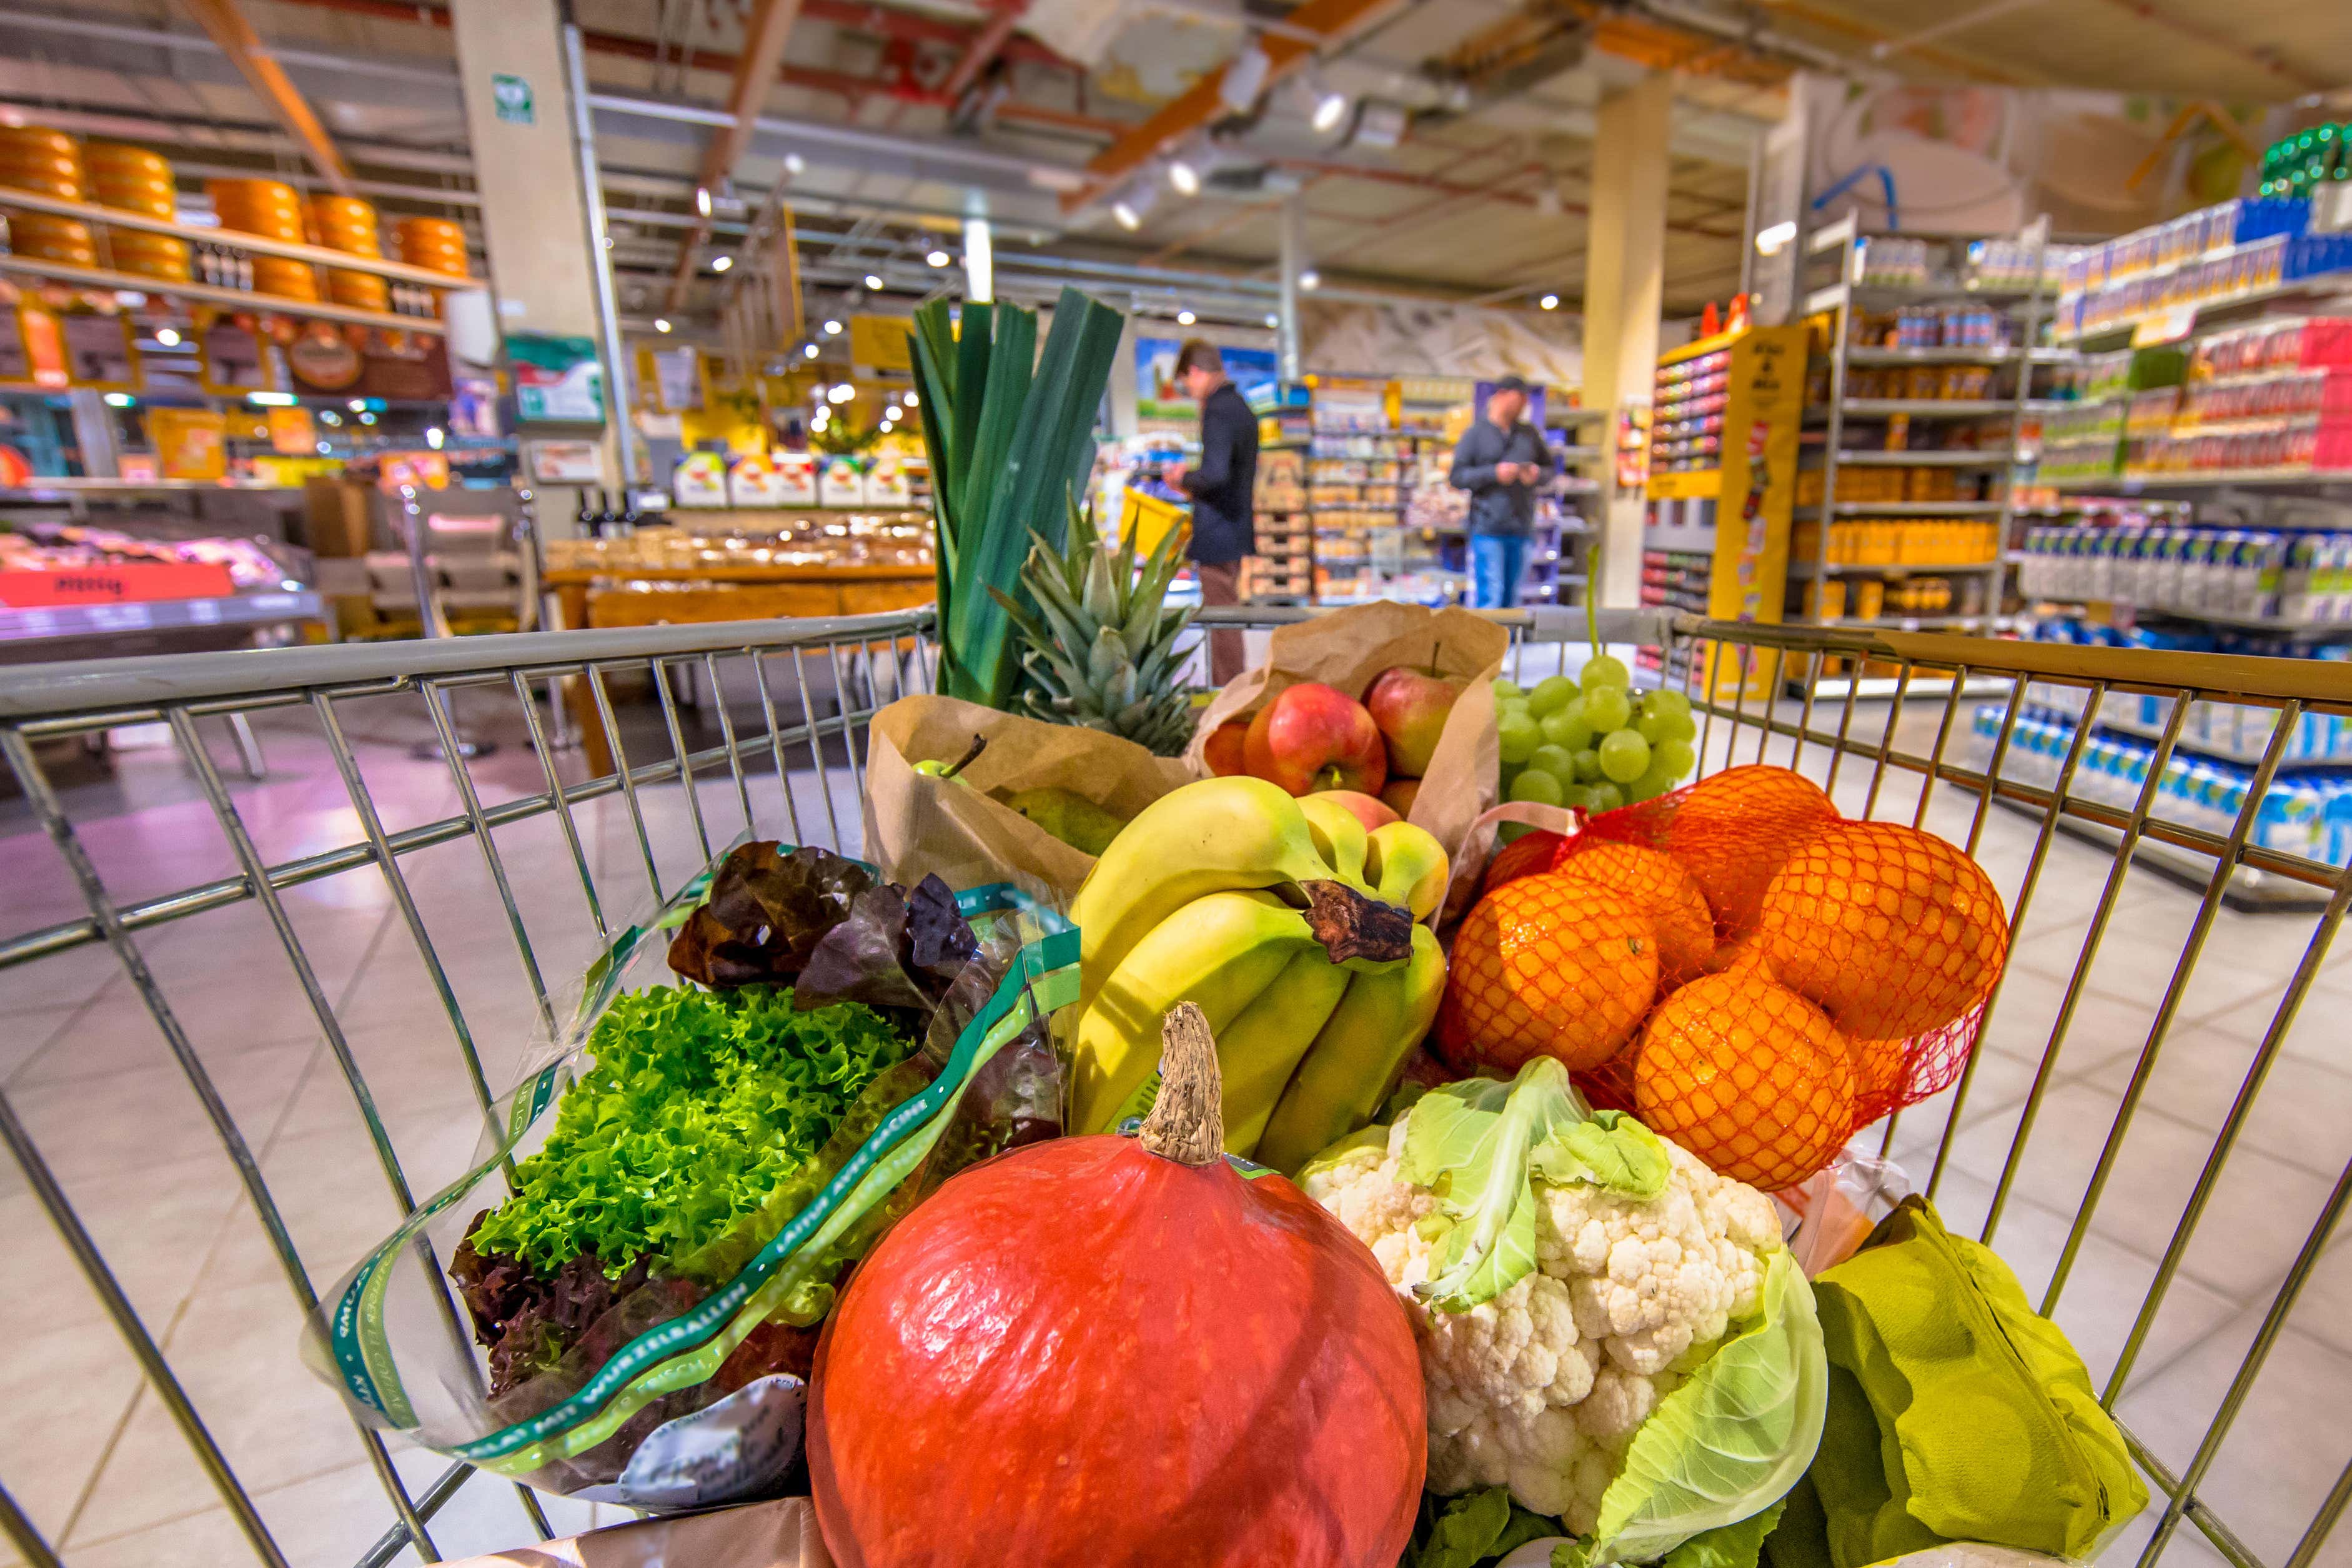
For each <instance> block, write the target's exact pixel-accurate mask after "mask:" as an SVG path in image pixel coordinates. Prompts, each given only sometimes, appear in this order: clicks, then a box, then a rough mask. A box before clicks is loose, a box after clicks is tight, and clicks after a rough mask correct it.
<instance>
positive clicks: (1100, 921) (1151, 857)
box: [1070, 774, 1371, 1059]
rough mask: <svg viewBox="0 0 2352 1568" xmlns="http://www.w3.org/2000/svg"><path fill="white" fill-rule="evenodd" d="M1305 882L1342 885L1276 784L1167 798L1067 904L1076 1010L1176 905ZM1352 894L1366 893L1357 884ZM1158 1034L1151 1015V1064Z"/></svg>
mask: <svg viewBox="0 0 2352 1568" xmlns="http://www.w3.org/2000/svg"><path fill="white" fill-rule="evenodd" d="M1313 881H1344V879H1341V878H1340V877H1339V874H1338V873H1337V872H1336V871H1335V870H1334V869H1333V868H1332V867H1331V866H1330V865H1329V864H1328V862H1326V861H1325V860H1324V858H1323V857H1322V856H1321V855H1320V854H1319V853H1318V851H1317V850H1316V847H1315V838H1314V835H1313V833H1312V832H1311V831H1310V830H1309V828H1308V827H1307V817H1306V815H1305V814H1304V813H1303V812H1301V811H1300V810H1299V809H1298V803H1297V801H1295V800H1293V799H1292V798H1291V797H1290V795H1288V794H1287V793H1286V792H1285V791H1284V790H1283V788H1282V786H1281V785H1279V784H1268V783H1267V782H1266V781H1265V780H1264V779H1256V778H1250V777H1248V776H1246V775H1242V774H1235V775H1234V776H1231V777H1227V778H1215V779H1203V780H1202V781H1201V782H1199V783H1198V784H1186V785H1184V786H1183V787H1182V788H1181V789H1175V790H1171V791H1170V792H1169V793H1168V794H1166V795H1161V796H1160V798H1159V799H1158V800H1156V801H1154V802H1152V803H1151V804H1150V805H1148V806H1146V807H1144V808H1143V810H1142V811H1141V812H1139V813H1138V814H1137V815H1136V816H1135V818H1134V820H1132V821H1130V822H1129V824H1128V825H1127V826H1125V827H1124V828H1122V829H1120V830H1119V835H1118V837H1117V838H1114V839H1112V840H1111V843H1110V847H1109V848H1108V849H1106V850H1104V851H1103V853H1102V856H1101V858H1099V859H1097V861H1096V862H1095V868H1094V870H1093V871H1092V872H1091V873H1090V874H1088V876H1087V879H1086V883H1085V885H1084V886H1082V887H1080V888H1079V889H1078V894H1077V897H1076V899H1074V900H1071V902H1070V919H1071V921H1073V922H1074V923H1076V926H1077V927H1078V930H1079V931H1080V936H1079V939H1078V940H1079V963H1078V1004H1079V1005H1080V1006H1081V1007H1085V1006H1087V1005H1091V1004H1092V1003H1093V1001H1094V998H1095V994H1096V993H1097V991H1099V990H1100V989H1101V988H1102V986H1103V984H1105V982H1107V981H1108V979H1109V978H1110V976H1111V975H1112V973H1115V972H1116V971H1117V970H1118V968H1119V966H1120V965H1121V964H1123V963H1125V962H1126V961H1127V957H1128V954H1129V952H1131V951H1132V950H1133V949H1134V948H1135V947H1136V945H1137V944H1138V943H1139V942H1142V941H1143V939H1144V937H1145V935H1146V933H1148V932H1151V931H1157V930H1159V928H1160V926H1161V925H1163V924H1164V923H1166V922H1167V921H1168V920H1169V919H1170V918H1171V916H1173V915H1175V914H1176V912H1177V911H1178V910H1182V909H1183V908H1184V907H1185V906H1186V905H1188V904H1191V903H1192V902H1194V901H1195V900H1199V899H1201V898H1202V897H1204V896H1205V895H1208V894H1213V893H1225V892H1234V891H1240V890H1244V889H1253V888H1282V887H1286V886H1293V885H1299V884H1305V883H1307V882H1313ZM1352 890H1354V891H1356V892H1359V893H1362V894H1364V895H1366V896H1367V897H1369V896H1370V892H1371V889H1370V888H1368V887H1365V886H1363V884H1362V883H1361V881H1360V880H1359V881H1358V882H1356V883H1354V884H1353V885H1352ZM1210 1022H1211V1026H1214V1025H1215V1019H1214V1018H1212V1019H1211V1021H1210ZM1151 1029H1152V1031H1153V1032H1152V1033H1151V1035H1150V1039H1151V1040H1152V1041H1153V1042H1155V1043H1154V1045H1153V1047H1152V1049H1153V1053H1154V1057H1155V1059H1156V1058H1157V1053H1158V1048H1159V1047H1158V1045H1157V1043H1156V1042H1157V1041H1158V1039H1159V1034H1158V1032H1157V1031H1158V1029H1159V1022H1158V1017H1157V1016H1156V1015H1155V1016H1154V1018H1153V1021H1152V1024H1151Z"/></svg>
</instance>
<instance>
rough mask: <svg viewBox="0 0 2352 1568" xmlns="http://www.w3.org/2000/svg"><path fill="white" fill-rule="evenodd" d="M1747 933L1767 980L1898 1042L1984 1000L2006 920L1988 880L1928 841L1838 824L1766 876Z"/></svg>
mask: <svg viewBox="0 0 2352 1568" xmlns="http://www.w3.org/2000/svg"><path fill="white" fill-rule="evenodd" d="M1757 935H1758V937H1759V940H1760V941H1761V942H1762V943H1763V948H1764V958H1765V962H1767V963H1769V964H1770V965H1771V966H1772V973H1773V974H1774V975H1775V976H1776V977H1777V978H1778V979H1779V980H1780V983H1781V984H1783V985H1786V986H1788V987H1789V988H1790V990H1792V991H1795V992H1797V993H1798V994H1801V995H1803V996H1807V997H1810V998H1811V1000H1812V1001H1814V1002H1816V1003H1818V1004H1820V1005H1821V1006H1822V1008H1823V1009H1824V1010H1825V1011H1826V1012H1827V1013H1828V1014H1829V1016H1831V1017H1832V1018H1834V1019H1836V1020H1837V1025H1838V1027H1839V1028H1840V1029H1843V1031H1845V1032H1846V1033H1847V1034H1848V1035H1851V1036H1853V1037H1857V1038H1861V1039H1871V1040H1880V1039H1885V1040H1907V1039H1912V1038H1914V1037H1917V1036H1920V1035H1924V1034H1927V1033H1928V1032H1929V1031H1931V1030H1935V1029H1940V1028H1942V1027H1943V1026H1945V1025H1947V1024H1948V1023H1950V1022H1951V1021H1952V1020H1953V1019H1955V1018H1958V1016H1960V1015H1961V1014H1963V1013H1966V1012H1967V1011H1968V1010H1969V1008H1970V1007H1973V1006H1975V1005H1977V1003H1979V1001H1981V1000H1983V998H1984V994H1985V993H1986V992H1988V991H1990V990H1991V989H1992V984H1993V982H1994V981H1995V980H1996V979H1998V978H2000V965H2001V960H2002V959H2003V957H2005V956H2006V954H2007V952H2008V949H2009V921H2008V917H2007V916H2006V915H2004V914H2003V913H2002V912H2001V907H2000V894H1999V893H1998V892H1996V891H1995V890H1994V889H1993V885H1992V879H1991V878H1990V877H1988V876H1986V875H1985V874H1984V870H1983V868H1981V867H1979V865H1978V864H1977V863H1976V862H1975V861H1973V860H1971V859H1969V858H1968V857H1967V856H1966V855H1964V854H1962V853H1961V852H1960V851H1959V850H1958V849H1957V848H1955V847H1952V846H1951V845H1949V844H1948V843H1946V842H1945V841H1944V840H1942V839H1940V838H1938V837H1936V836H1935V835H1934V834H1932V833H1922V832H1920V831H1919V830H1918V829H1917V828H1916V827H1906V826H1903V825H1902V824H1900V823H1895V822H1840V823H1837V824H1835V825H1833V826H1830V827H1828V828H1826V829H1824V830H1823V831H1822V832H1821V833H1818V834H1816V835H1815V836H1814V837H1812V838H1811V840H1810V841H1808V842H1807V843H1805V844H1804V845H1802V846H1801V847H1799V848H1798V849H1797V850H1796V852H1795V853H1793V854H1791V855H1790V857H1789V858H1788V862H1787V864H1785V865H1783V866H1782V867H1781V868H1780V871H1779V873H1778V874H1777V875H1775V876H1774V877H1773V879H1772V882H1771V886H1770V888H1769V889H1768V890H1767V891H1766V893H1765V895H1764V904H1763V909H1762V911H1761V915H1760V917H1759V921H1758V924H1757Z"/></svg>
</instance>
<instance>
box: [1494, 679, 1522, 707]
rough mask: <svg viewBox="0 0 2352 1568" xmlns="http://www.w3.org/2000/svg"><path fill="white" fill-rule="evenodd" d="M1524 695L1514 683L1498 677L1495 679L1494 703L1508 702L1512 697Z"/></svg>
mask: <svg viewBox="0 0 2352 1568" xmlns="http://www.w3.org/2000/svg"><path fill="white" fill-rule="evenodd" d="M1524 695H1525V693H1523V692H1521V691H1520V690H1519V689H1518V686H1517V684H1516V683H1515V682H1512V681H1508V680H1506V679H1503V678H1502V677H1501V676H1499V675H1498V676H1496V677H1495V700H1496V701H1497V702H1508V701H1509V700H1511V699H1512V698H1514V697H1519V696H1524Z"/></svg>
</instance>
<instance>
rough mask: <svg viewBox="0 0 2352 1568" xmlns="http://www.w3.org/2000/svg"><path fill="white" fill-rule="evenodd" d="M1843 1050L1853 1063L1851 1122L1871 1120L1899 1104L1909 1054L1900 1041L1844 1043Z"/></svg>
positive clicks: (1905, 1078)
mask: <svg viewBox="0 0 2352 1568" xmlns="http://www.w3.org/2000/svg"><path fill="white" fill-rule="evenodd" d="M1846 1050H1847V1053H1848V1056H1849V1058H1850V1059H1851V1060H1852V1062H1853V1105H1854V1121H1856V1122H1859V1123H1864V1124H1867V1123H1869V1122H1872V1121H1877V1120H1878V1119H1879V1118H1880V1117H1882V1116H1884V1115H1885V1114H1886V1113H1887V1112H1888V1111H1890V1110H1894V1109H1895V1107H1896V1106H1897V1105H1899V1104H1901V1103H1902V1101H1903V1089H1904V1085H1905V1083H1906V1080H1907V1079H1909V1078H1910V1076H1911V1057H1910V1053H1909V1052H1908V1051H1906V1049H1905V1048H1904V1044H1903V1042H1902V1041H1901V1040H1848V1041H1847V1042H1846Z"/></svg>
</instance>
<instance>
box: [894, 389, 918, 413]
mask: <svg viewBox="0 0 2352 1568" xmlns="http://www.w3.org/2000/svg"><path fill="white" fill-rule="evenodd" d="M899 397H900V400H901V401H902V402H904V403H905V404H906V405H907V406H908V407H909V408H920V407H921V406H922V405H923V400H922V399H921V398H919V397H918V396H916V395H915V394H914V392H913V391H912V390H911V389H910V390H908V391H907V392H904V393H901V394H900V395H899Z"/></svg>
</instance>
